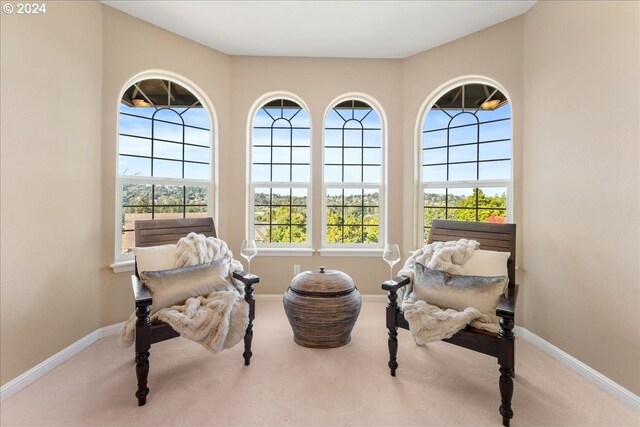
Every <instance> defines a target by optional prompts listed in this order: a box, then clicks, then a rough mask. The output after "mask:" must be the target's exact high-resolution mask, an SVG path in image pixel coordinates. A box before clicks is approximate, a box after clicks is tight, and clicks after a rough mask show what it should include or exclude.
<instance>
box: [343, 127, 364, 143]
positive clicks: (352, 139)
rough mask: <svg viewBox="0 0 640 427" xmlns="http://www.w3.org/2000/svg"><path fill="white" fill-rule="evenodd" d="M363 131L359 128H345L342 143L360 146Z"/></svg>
mask: <svg viewBox="0 0 640 427" xmlns="http://www.w3.org/2000/svg"><path fill="white" fill-rule="evenodd" d="M362 140H363V131H362V130H361V129H345V130H344V145H345V146H350V147H360V146H362Z"/></svg>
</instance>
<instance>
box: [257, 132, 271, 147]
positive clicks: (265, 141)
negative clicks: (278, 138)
mask: <svg viewBox="0 0 640 427" xmlns="http://www.w3.org/2000/svg"><path fill="white" fill-rule="evenodd" d="M253 145H254V146H256V145H271V129H255V128H254V129H253Z"/></svg>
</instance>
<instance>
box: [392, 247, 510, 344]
mask: <svg viewBox="0 0 640 427" xmlns="http://www.w3.org/2000/svg"><path fill="white" fill-rule="evenodd" d="M479 246H480V244H479V243H478V242H476V241H475V240H467V239H460V240H457V241H451V242H434V243H430V244H428V245H426V246H425V247H423V248H422V249H419V250H417V251H415V252H414V253H413V254H412V255H411V256H410V257H409V259H407V261H406V262H405V264H404V267H402V269H401V270H400V272H399V273H398V274H399V275H403V276H407V277H409V278H410V279H411V282H410V283H409V284H408V285H407V286H405V287H404V288H403V289H400V290H399V291H398V297H399V298H400V301H401V307H402V310H403V312H404V317H405V319H407V322H409V330H410V331H411V333H412V334H413V338H414V340H415V342H416V344H418V345H424V344H426V343H428V342H433V341H439V340H442V339H444V338H450V337H452V336H453V335H454V334H455V333H456V332H458V331H459V330H461V329H464V328H465V327H466V326H467V325H468V324H471V326H473V327H474V328H478V329H484V330H489V331H492V332H497V328H498V326H497V325H495V324H493V323H491V319H490V318H489V316H487V315H485V314H483V313H481V312H480V311H479V310H478V309H476V308H473V307H468V308H466V309H465V310H464V311H461V312H459V311H456V310H453V309H442V308H440V307H437V306H435V305H431V304H429V303H428V302H427V301H422V300H419V299H417V298H416V297H415V295H414V294H413V281H414V279H415V270H414V268H415V263H416V262H418V263H420V264H422V265H425V266H427V267H429V268H435V269H437V270H443V271H446V272H448V273H451V274H461V273H462V272H463V271H462V265H463V264H464V263H465V262H466V261H467V260H468V259H469V258H471V256H472V255H473V252H474V251H475V250H476V249H478V247H479Z"/></svg>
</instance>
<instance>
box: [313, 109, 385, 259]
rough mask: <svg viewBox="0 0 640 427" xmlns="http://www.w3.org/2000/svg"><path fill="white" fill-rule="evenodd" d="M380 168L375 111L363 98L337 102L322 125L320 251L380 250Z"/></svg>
mask: <svg viewBox="0 0 640 427" xmlns="http://www.w3.org/2000/svg"><path fill="white" fill-rule="evenodd" d="M383 166H384V129H383V122H382V119H381V116H380V114H379V112H378V111H377V110H376V109H375V108H374V107H372V106H371V103H370V101H367V100H365V99H361V98H351V97H350V98H348V99H344V100H340V101H338V102H337V103H335V104H334V105H333V106H332V107H331V109H330V110H329V111H328V112H327V114H326V116H325V122H324V173H323V177H324V179H323V183H324V189H323V194H324V197H323V231H324V232H323V234H324V236H323V242H322V243H323V246H324V247H332V246H333V247H340V246H341V247H363V246H368V247H377V246H380V245H382V243H383V239H384V220H383V212H384V200H385V198H384V175H383V174H384V167H383Z"/></svg>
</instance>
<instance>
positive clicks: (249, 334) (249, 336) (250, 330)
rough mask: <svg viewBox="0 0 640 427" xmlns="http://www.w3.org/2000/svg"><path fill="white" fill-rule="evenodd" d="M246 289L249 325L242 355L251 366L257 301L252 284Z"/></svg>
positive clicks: (245, 362) (245, 297) (247, 364)
mask: <svg viewBox="0 0 640 427" xmlns="http://www.w3.org/2000/svg"><path fill="white" fill-rule="evenodd" d="M244 291H245V296H244V299H245V301H246V302H247V303H248V304H249V325H248V326H247V331H246V332H245V334H244V353H242V356H243V357H244V364H245V366H249V365H250V364H251V356H252V355H253V353H252V352H251V342H252V341H253V319H255V311H256V301H255V299H254V298H253V286H252V285H247V286H246V287H245V289H244Z"/></svg>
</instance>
